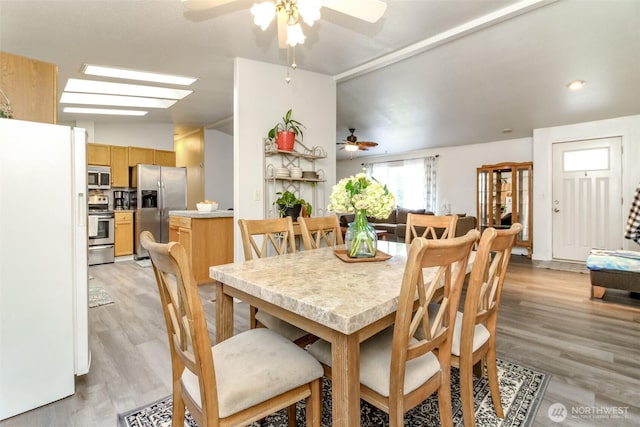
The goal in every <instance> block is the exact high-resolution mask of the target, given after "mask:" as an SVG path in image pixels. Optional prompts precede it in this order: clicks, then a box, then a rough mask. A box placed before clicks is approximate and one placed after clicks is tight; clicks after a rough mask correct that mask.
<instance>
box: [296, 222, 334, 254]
mask: <svg viewBox="0 0 640 427" xmlns="http://www.w3.org/2000/svg"><path fill="white" fill-rule="evenodd" d="M298 223H299V224H300V231H301V232H302V241H303V242H304V249H305V250H307V251H308V250H310V249H318V248H320V247H322V246H328V247H333V246H336V245H342V244H344V241H343V239H342V230H341V229H340V222H339V221H338V217H337V216H336V215H330V216H322V217H313V218H311V217H309V218H304V217H299V218H298Z"/></svg>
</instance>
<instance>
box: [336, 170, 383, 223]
mask: <svg viewBox="0 0 640 427" xmlns="http://www.w3.org/2000/svg"><path fill="white" fill-rule="evenodd" d="M395 206H396V198H395V196H394V195H393V194H392V193H391V192H390V191H389V190H388V189H387V187H386V185H382V184H380V183H379V182H378V181H376V180H375V179H373V180H371V179H368V178H367V177H366V175H365V174H364V173H359V174H357V175H354V176H350V177H348V178H343V179H341V180H340V181H338V183H337V184H336V185H334V186H333V188H332V190H331V196H329V206H327V210H328V211H329V212H335V213H353V212H355V211H356V210H360V209H364V210H366V211H367V216H369V217H373V218H377V219H384V218H387V217H388V216H389V215H390V214H391V211H392V210H393V209H394V208H395Z"/></svg>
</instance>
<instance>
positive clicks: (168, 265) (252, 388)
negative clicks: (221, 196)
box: [140, 231, 323, 427]
mask: <svg viewBox="0 0 640 427" xmlns="http://www.w3.org/2000/svg"><path fill="white" fill-rule="evenodd" d="M140 240H141V243H142V245H143V246H144V248H145V249H147V250H148V251H149V256H150V258H151V264H152V266H153V271H154V274H155V277H156V282H157V284H158V291H159V293H160V300H161V302H162V310H163V312H164V317H165V323H166V327H167V333H168V336H169V347H170V352H171V366H172V376H173V418H172V426H173V427H183V426H184V417H185V408H186V409H188V410H189V413H190V414H191V416H192V417H193V418H194V420H195V421H196V423H197V424H198V426H200V427H213V426H216V427H217V426H238V425H247V424H250V423H252V422H254V421H256V420H260V419H262V418H264V417H265V416H266V415H268V414H271V413H274V412H277V411H279V410H281V409H284V408H287V412H288V421H289V425H290V426H295V425H296V424H295V405H296V402H298V401H300V400H302V399H304V400H305V403H306V424H307V426H314V427H319V426H320V417H321V405H322V397H321V389H320V380H321V378H322V372H323V370H322V366H321V365H320V364H319V363H318V361H317V360H315V359H314V358H313V357H312V356H311V355H309V354H308V353H307V352H305V351H304V350H303V349H301V348H299V347H298V346H296V345H295V344H293V343H292V342H291V341H289V340H287V339H286V338H284V337H282V336H280V335H278V334H277V333H276V332H274V331H272V330H269V329H265V328H259V329H251V330H248V331H245V332H242V333H240V334H238V335H234V336H233V337H231V338H229V339H227V340H225V341H223V342H221V343H218V344H216V345H214V346H211V340H210V338H209V332H208V330H207V323H206V320H205V316H204V312H203V308H202V302H201V300H200V295H199V293H198V285H197V284H196V282H195V277H194V275H193V271H192V270H191V267H190V264H189V260H188V258H187V254H186V251H185V249H184V247H183V246H182V244H180V243H179V242H170V243H157V242H155V240H154V238H153V235H152V234H151V233H149V232H148V231H144V232H142V234H141V236H140Z"/></svg>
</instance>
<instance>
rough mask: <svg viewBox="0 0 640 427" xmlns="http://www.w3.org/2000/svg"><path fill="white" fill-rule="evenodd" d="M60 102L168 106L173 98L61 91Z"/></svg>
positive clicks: (120, 105)
mask: <svg viewBox="0 0 640 427" xmlns="http://www.w3.org/2000/svg"><path fill="white" fill-rule="evenodd" d="M60 103H62V104H88V105H110V106H116V107H142V108H169V107H171V106H172V105H173V104H175V103H176V100H175V99H159V98H142V97H138V96H121V95H100V94H92V93H72V92H63V93H62V96H61V97H60Z"/></svg>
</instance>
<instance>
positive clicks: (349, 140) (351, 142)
mask: <svg viewBox="0 0 640 427" xmlns="http://www.w3.org/2000/svg"><path fill="white" fill-rule="evenodd" d="M355 131H356V130H355V129H354V128H349V132H351V135H349V136H347V137H346V138H345V140H344V141H342V142H338V143H336V145H342V147H340V149H341V150H345V151H352V152H353V151H368V150H369V148H373V147H377V146H378V143H377V142H372V141H358V137H357V136H355V135H354V133H355Z"/></svg>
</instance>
